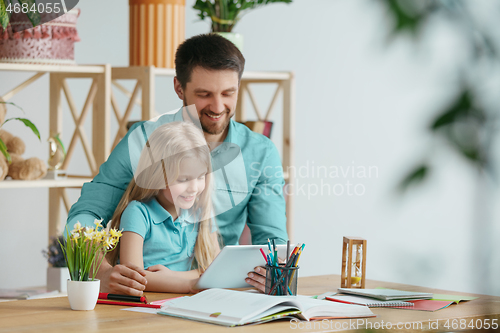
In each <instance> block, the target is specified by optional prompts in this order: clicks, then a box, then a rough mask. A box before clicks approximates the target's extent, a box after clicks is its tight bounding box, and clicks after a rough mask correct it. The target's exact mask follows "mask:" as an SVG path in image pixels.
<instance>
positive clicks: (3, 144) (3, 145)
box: [0, 0, 12, 164]
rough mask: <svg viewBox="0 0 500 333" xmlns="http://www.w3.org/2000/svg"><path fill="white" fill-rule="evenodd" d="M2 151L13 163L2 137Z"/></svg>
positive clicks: (0, 141)
mask: <svg viewBox="0 0 500 333" xmlns="http://www.w3.org/2000/svg"><path fill="white" fill-rule="evenodd" d="M0 1H1V0H0ZM0 151H1V152H2V154H3V156H5V158H6V159H7V162H8V163H9V164H10V163H12V159H11V158H10V154H9V152H8V151H7V146H6V145H5V143H4V142H3V140H2V139H0Z"/></svg>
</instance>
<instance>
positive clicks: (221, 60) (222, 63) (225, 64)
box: [175, 34, 245, 89]
mask: <svg viewBox="0 0 500 333" xmlns="http://www.w3.org/2000/svg"><path fill="white" fill-rule="evenodd" d="M197 66H200V67H202V68H205V69H209V70H225V69H229V70H233V71H235V72H237V73H238V80H241V75H243V69H244V67H245V58H244V57H243V55H242V54H241V52H240V50H238V48H237V47H236V46H235V45H234V44H233V43H232V42H231V41H229V40H227V39H226V38H224V37H222V36H220V35H217V34H203V35H197V36H194V37H191V38H189V39H186V40H185V41H184V42H183V43H182V44H181V45H179V47H178V48H177V52H175V72H176V76H177V80H179V82H180V83H181V86H182V88H183V89H185V88H186V84H187V83H188V82H189V81H190V80H191V73H192V72H193V69H194V68H195V67H197Z"/></svg>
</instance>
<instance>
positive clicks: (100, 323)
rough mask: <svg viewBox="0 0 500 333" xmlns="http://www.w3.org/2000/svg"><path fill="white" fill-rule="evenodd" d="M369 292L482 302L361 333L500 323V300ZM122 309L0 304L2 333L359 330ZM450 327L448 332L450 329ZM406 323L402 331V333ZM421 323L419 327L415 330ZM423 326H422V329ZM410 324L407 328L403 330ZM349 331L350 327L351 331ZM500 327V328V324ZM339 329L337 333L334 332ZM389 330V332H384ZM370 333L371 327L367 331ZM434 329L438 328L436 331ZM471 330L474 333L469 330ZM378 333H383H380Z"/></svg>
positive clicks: (386, 315) (308, 287)
mask: <svg viewBox="0 0 500 333" xmlns="http://www.w3.org/2000/svg"><path fill="white" fill-rule="evenodd" d="M339 286H340V276H338V275H325V276H315V277H304V278H300V279H299V293H300V294H302V295H316V294H320V293H323V292H326V291H334V290H336V289H337V287H339ZM366 287H367V288H375V287H386V288H397V289H403V290H411V291H425V292H433V293H444V294H459V295H469V296H477V297H479V299H476V300H473V301H469V302H464V303H462V302H461V303H460V304H458V305H456V304H454V305H451V306H449V307H448V308H446V309H442V310H439V311H436V312H426V311H410V310H400V309H388V308H386V309H384V308H373V309H372V311H373V312H374V313H375V314H377V317H376V318H365V319H359V320H362V321H363V324H361V325H360V326H359V327H357V328H359V329H361V328H365V327H366V325H370V324H366V323H367V322H368V323H371V325H372V326H373V327H374V328H376V327H377V324H378V325H381V324H382V322H383V323H384V325H387V323H388V322H390V323H391V324H393V325H394V326H393V327H392V329H391V330H389V331H390V332H412V331H413V332H422V331H429V324H430V323H437V325H438V326H437V327H435V328H436V329H431V330H430V331H431V332H440V331H459V330H460V329H453V328H452V326H451V325H453V322H455V323H456V325H458V328H460V320H462V319H463V320H465V321H466V324H467V325H468V324H469V323H470V321H471V320H473V323H474V325H475V324H476V322H477V323H485V322H486V321H485V320H487V319H488V320H489V323H490V324H491V323H492V321H493V319H496V321H495V322H497V323H498V322H500V297H494V296H486V295H473V294H467V293H461V292H451V291H445V290H437V289H428V288H422V287H416V286H409V285H403V284H397V283H388V282H380V281H373V280H367V282H366ZM147 296H148V299H149V301H154V300H159V299H165V298H171V297H177V296H179V295H177V294H161V293H147ZM122 308H123V307H120V306H114V305H100V304H98V305H97V306H96V308H95V310H94V311H72V310H71V309H70V307H69V303H68V299H67V298H66V297H58V298H47V299H34V300H29V301H12V302H4V303H0V332H51V333H52V332H88V331H99V332H120V333H121V332H141V333H144V332H166V331H168V332H200V331H202V332H204V333H210V332H221V331H227V332H229V331H235V332H291V331H300V332H329V331H339V330H342V325H344V326H343V327H344V330H342V331H347V332H349V331H354V330H349V329H347V330H346V329H345V328H349V327H350V328H351V329H352V328H353V327H354V328H356V326H355V325H356V322H357V320H358V319H353V320H351V321H349V320H331V321H327V322H320V321H317V322H300V327H299V324H298V323H291V322H289V321H286V320H283V321H278V322H271V323H266V324H261V325H255V326H245V327H236V328H226V327H223V326H218V325H212V324H205V323H199V322H194V321H190V320H184V319H178V318H172V317H167V316H160V315H153V314H147V313H138V312H131V311H121V310H120V309H122ZM447 322H448V324H449V325H450V327H449V328H446V327H445V325H446V323H447ZM397 323H401V324H400V327H401V329H397V327H396V325H397ZM410 323H416V324H410ZM420 323H421V324H420ZM405 324H406V328H405V327H404V326H405ZM349 325H350V326H349ZM499 325H500V324H499ZM336 326H337V328H340V329H336V328H335V327H336ZM384 327H386V326H384ZM368 328H369V326H368ZM433 328H434V327H433ZM465 328H466V329H470V327H465ZM497 331H500V329H498V330H497ZM377 332H382V331H379V330H377Z"/></svg>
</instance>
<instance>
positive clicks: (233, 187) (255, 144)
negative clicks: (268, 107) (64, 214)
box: [67, 109, 288, 245]
mask: <svg viewBox="0 0 500 333" xmlns="http://www.w3.org/2000/svg"><path fill="white" fill-rule="evenodd" d="M174 121H183V116H182V109H181V110H180V111H179V112H177V113H174V114H164V115H162V116H161V117H159V118H158V119H157V120H156V121H155V122H154V126H156V127H158V126H160V125H162V124H166V123H169V122H174ZM147 123H148V124H147V125H148V126H150V125H151V122H147ZM144 124H145V122H139V123H137V124H135V125H134V126H133V127H132V128H131V129H130V131H129V132H128V133H127V135H126V136H125V137H124V138H123V139H122V140H121V141H120V143H119V144H118V145H117V146H116V147H115V149H114V150H113V151H112V153H111V154H110V156H109V158H108V160H107V161H106V162H105V163H103V164H102V165H101V167H100V169H99V174H98V175H97V176H95V177H94V179H93V180H92V182H90V183H86V184H84V185H83V187H82V193H81V196H80V198H79V199H78V202H76V203H75V204H74V205H73V206H72V207H71V210H70V211H69V214H68V221H67V224H68V228H70V229H71V228H72V226H73V225H74V223H76V222H77V221H80V223H82V225H93V222H94V219H96V218H97V219H103V221H104V223H106V222H107V221H109V220H110V219H111V217H112V215H113V212H114V210H115V208H116V206H117V204H118V202H119V201H120V199H121V197H122V195H123V193H124V192H125V190H126V188H127V186H128V183H129V182H130V180H131V179H132V177H133V175H134V170H135V166H134V165H132V164H133V163H131V161H133V156H132V155H131V154H130V151H129V136H130V135H131V133H134V130H135V129H137V128H138V126H144ZM135 133H137V131H135ZM148 133H150V132H148ZM228 156H229V158H228ZM212 166H213V169H214V175H215V195H214V198H213V202H214V208H215V209H214V210H215V213H216V217H215V219H216V223H217V226H218V227H219V231H220V233H221V235H222V238H223V241H224V245H234V244H238V240H239V237H240V235H241V233H242V231H243V228H244V226H245V223H247V224H248V226H249V228H250V231H251V236H252V243H253V244H265V243H267V239H268V238H275V239H276V241H277V242H278V243H284V242H286V240H287V239H288V236H287V233H286V216H285V200H284V197H283V186H284V179H283V169H282V166H281V160H280V157H279V154H278V151H277V149H276V147H275V145H274V144H273V143H272V141H271V140H269V139H268V138H266V137H265V136H263V135H261V134H258V133H255V132H252V131H251V130H250V129H248V128H247V127H246V126H245V125H242V124H239V123H237V122H235V121H233V120H232V119H231V120H230V122H229V129H228V134H227V136H226V139H225V140H224V144H223V145H220V146H219V147H217V148H215V149H214V150H212Z"/></svg>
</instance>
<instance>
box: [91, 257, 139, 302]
mask: <svg viewBox="0 0 500 333" xmlns="http://www.w3.org/2000/svg"><path fill="white" fill-rule="evenodd" d="M102 266H106V267H102ZM102 266H101V269H100V270H99V273H98V274H97V278H98V279H100V280H101V291H102V292H106V293H110V294H120V295H132V296H142V292H143V291H144V289H146V284H147V282H148V281H147V280H146V278H145V277H144V276H145V275H146V272H145V271H144V270H143V269H142V268H140V267H137V266H135V265H132V264H124V265H116V266H111V265H109V264H107V265H105V263H104V262H103V265H102Z"/></svg>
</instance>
